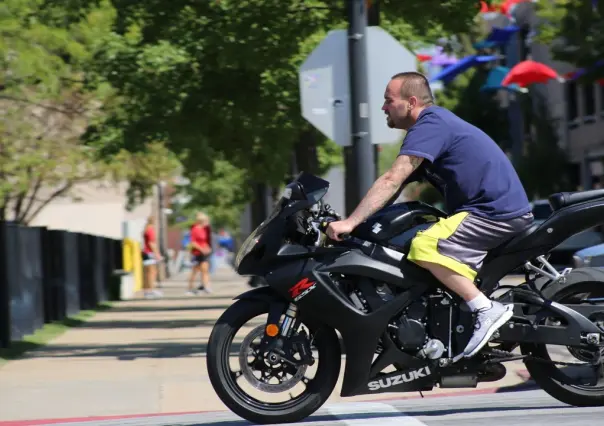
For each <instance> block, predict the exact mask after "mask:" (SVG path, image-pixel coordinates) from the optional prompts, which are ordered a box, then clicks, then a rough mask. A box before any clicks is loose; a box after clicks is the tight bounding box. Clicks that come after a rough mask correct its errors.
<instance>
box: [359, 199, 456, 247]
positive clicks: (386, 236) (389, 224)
mask: <svg viewBox="0 0 604 426" xmlns="http://www.w3.org/2000/svg"><path fill="white" fill-rule="evenodd" d="M440 217H446V213H444V212H443V211H441V210H439V209H437V208H436V207H432V206H430V205H429V204H426V203H423V202H421V201H411V202H406V203H398V204H393V205H392V206H390V207H387V208H385V209H382V210H380V211H378V212H377V213H375V214H374V215H373V216H371V217H369V218H368V219H367V220H366V221H365V222H363V223H361V224H360V225H359V226H358V227H357V228H356V229H355V230H354V231H353V232H352V234H351V235H352V236H353V237H357V238H359V239H362V240H366V241H371V242H374V243H379V244H386V243H388V245H394V246H397V247H400V248H402V247H404V246H405V244H406V243H407V241H408V240H409V239H410V238H411V237H412V236H413V235H415V233H416V232H417V231H418V230H419V229H421V228H422V227H421V225H429V224H431V223H434V222H436V221H437V220H438V218H440ZM408 231H411V232H412V233H411V234H410V235H404V234H405V233H406V232H408Z"/></svg>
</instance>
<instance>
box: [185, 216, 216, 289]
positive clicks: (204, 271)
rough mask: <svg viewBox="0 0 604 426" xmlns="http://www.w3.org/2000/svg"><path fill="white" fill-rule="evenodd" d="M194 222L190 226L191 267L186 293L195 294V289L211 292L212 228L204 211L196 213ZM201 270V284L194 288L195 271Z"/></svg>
mask: <svg viewBox="0 0 604 426" xmlns="http://www.w3.org/2000/svg"><path fill="white" fill-rule="evenodd" d="M195 219H196V220H195V223H194V224H193V226H192V227H191V243H190V244H191V255H192V262H193V268H192V270H191V276H190V277H189V291H188V292H187V294H197V290H202V291H205V292H206V293H211V292H212V290H211V288H210V255H211V254H212V230H211V228H210V218H209V217H208V216H207V215H206V214H205V213H201V212H200V213H197V216H196V218H195ZM198 271H199V272H201V286H200V287H199V288H198V289H197V290H195V289H194V284H193V282H194V280H195V276H196V275H197V272H198Z"/></svg>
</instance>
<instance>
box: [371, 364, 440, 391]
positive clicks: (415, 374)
mask: <svg viewBox="0 0 604 426" xmlns="http://www.w3.org/2000/svg"><path fill="white" fill-rule="evenodd" d="M430 374H432V373H431V372H430V368H429V367H422V368H420V369H419V370H415V371H410V372H408V373H403V374H399V375H398V376H394V377H388V378H386V379H381V380H376V381H373V382H369V383H368V384H367V386H368V387H369V390H372V391H376V390H380V389H384V388H389V387H391V386H396V385H401V384H403V383H409V382H413V381H414V380H417V379H421V378H424V377H428V376H429V375H430Z"/></svg>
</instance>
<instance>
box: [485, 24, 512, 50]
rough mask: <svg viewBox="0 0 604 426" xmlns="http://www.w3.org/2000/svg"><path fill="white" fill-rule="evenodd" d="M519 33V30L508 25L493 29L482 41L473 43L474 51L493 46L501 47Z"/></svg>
mask: <svg viewBox="0 0 604 426" xmlns="http://www.w3.org/2000/svg"><path fill="white" fill-rule="evenodd" d="M518 31H520V28H519V27H517V26H515V25H508V26H507V27H504V28H498V27H495V28H493V29H492V30H491V32H490V33H489V35H488V36H487V38H486V39H484V40H483V41H479V42H478V43H474V48H475V49H484V48H490V47H495V46H503V45H505V44H507V43H508V41H510V38H512V36H513V35H514V34H515V33H517V32H518Z"/></svg>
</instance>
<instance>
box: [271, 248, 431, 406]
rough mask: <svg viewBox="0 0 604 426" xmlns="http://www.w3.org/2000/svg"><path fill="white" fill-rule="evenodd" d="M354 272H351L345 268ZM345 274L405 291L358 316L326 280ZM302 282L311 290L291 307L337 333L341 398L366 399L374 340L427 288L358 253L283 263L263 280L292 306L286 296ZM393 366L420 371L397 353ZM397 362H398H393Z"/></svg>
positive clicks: (402, 355)
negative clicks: (341, 351)
mask: <svg viewBox="0 0 604 426" xmlns="http://www.w3.org/2000/svg"><path fill="white" fill-rule="evenodd" d="M351 267H352V268H353V269H352V270H351V269H350V268H351ZM344 271H346V272H347V273H348V274H353V275H355V276H359V277H375V276H376V274H379V278H380V279H381V280H383V281H385V282H387V283H389V284H392V285H398V286H401V285H402V286H404V287H406V289H407V290H408V291H405V292H403V293H401V294H399V295H398V296H397V297H395V298H394V299H393V300H391V301H390V303H388V304H384V305H383V306H381V307H380V308H379V309H377V310H376V311H374V312H371V313H363V312H361V311H359V310H358V309H357V308H356V307H355V306H354V305H353V303H352V302H351V301H350V299H349V298H348V297H347V296H346V295H345V294H344V292H342V291H341V290H340V289H339V287H338V285H337V284H336V283H335V282H334V280H333V279H332V278H331V274H338V273H342V272H344ZM301 278H308V279H309V280H310V281H312V282H313V283H314V286H313V287H312V290H311V291H309V292H308V294H306V295H305V296H304V297H302V298H301V299H299V300H298V301H297V302H296V303H297V305H298V306H299V308H300V311H301V312H305V313H306V314H308V315H312V316H313V317H314V318H316V319H317V320H319V321H321V322H322V323H324V324H326V325H327V326H329V327H333V328H335V329H336V330H338V331H340V333H342V340H343V344H344V346H345V351H346V356H347V362H346V371H345V374H344V382H343V384H342V393H341V395H342V396H351V395H355V394H363V393H367V382H368V381H369V380H370V373H371V372H370V370H369V369H368V368H367V367H368V366H370V365H371V362H372V360H373V357H374V355H375V351H376V348H377V345H378V340H379V338H380V337H381V336H382V334H383V331H384V330H385V329H386V327H387V325H388V322H389V321H390V319H391V318H392V317H393V316H395V315H397V314H398V313H399V312H401V311H402V310H403V309H404V308H405V307H407V306H409V305H410V304H411V303H412V302H413V301H414V300H416V299H417V298H418V297H419V296H420V295H421V294H422V293H424V292H425V291H427V289H428V288H429V285H428V284H427V283H424V282H422V281H415V280H412V279H410V277H408V276H407V277H404V278H405V279H403V276H402V274H401V272H400V270H397V268H384V264H382V263H380V262H376V261H375V260H373V259H371V258H370V257H368V256H365V255H363V254H362V253H361V252H359V251H358V250H352V251H349V252H346V253H343V254H338V253H333V254H331V255H330V254H323V255H322V256H318V257H317V258H314V259H312V258H308V259H298V260H290V261H287V262H282V263H281V264H280V265H279V266H277V265H275V268H274V269H273V271H271V273H269V274H268V275H267V276H266V279H267V282H268V284H269V286H270V287H272V288H273V289H274V290H275V291H276V292H277V293H278V294H280V295H281V296H283V297H284V298H285V299H286V300H291V296H290V290H291V287H292V285H293V284H295V283H296V281H297V280H300V279H301ZM396 353H397V355H398V356H400V358H399V359H398V362H400V363H402V364H406V365H408V366H409V367H412V366H414V363H416V365H417V366H423V365H424V363H423V362H422V361H420V360H418V359H416V358H413V357H409V356H408V355H406V354H404V353H403V352H402V351H400V350H396ZM394 362H397V361H394Z"/></svg>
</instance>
